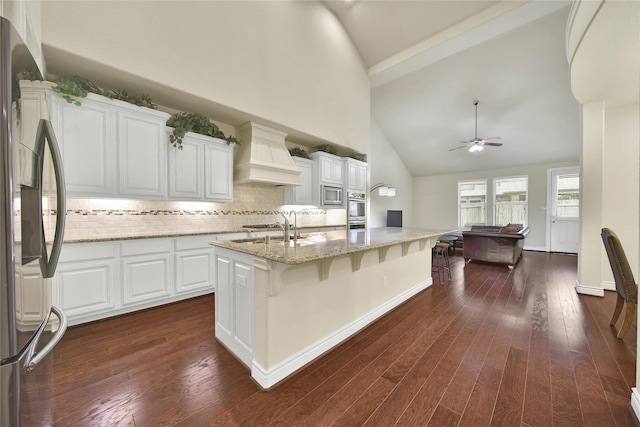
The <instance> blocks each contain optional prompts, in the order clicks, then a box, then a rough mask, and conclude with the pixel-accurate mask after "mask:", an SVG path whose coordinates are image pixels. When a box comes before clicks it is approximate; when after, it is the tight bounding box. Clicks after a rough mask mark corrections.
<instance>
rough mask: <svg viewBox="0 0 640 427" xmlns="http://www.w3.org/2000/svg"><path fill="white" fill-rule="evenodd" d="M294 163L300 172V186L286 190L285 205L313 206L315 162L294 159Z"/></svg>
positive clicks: (298, 158) (286, 188)
mask: <svg viewBox="0 0 640 427" xmlns="http://www.w3.org/2000/svg"><path fill="white" fill-rule="evenodd" d="M293 162H294V163H295V164H296V167H297V168H298V170H300V181H301V182H302V185H300V186H288V187H285V188H284V204H285V205H313V185H314V184H313V183H314V180H313V160H310V159H303V158H301V157H293Z"/></svg>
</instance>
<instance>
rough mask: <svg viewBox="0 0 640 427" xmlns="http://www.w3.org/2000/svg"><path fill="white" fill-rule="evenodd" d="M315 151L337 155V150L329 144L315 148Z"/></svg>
mask: <svg viewBox="0 0 640 427" xmlns="http://www.w3.org/2000/svg"><path fill="white" fill-rule="evenodd" d="M316 151H323V152H325V153H329V154H333V155H336V156H337V155H338V149H337V148H336V147H334V146H333V145H331V144H321V145H318V146H317V147H316Z"/></svg>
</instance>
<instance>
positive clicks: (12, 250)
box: [0, 18, 67, 427]
mask: <svg viewBox="0 0 640 427" xmlns="http://www.w3.org/2000/svg"><path fill="white" fill-rule="evenodd" d="M27 67H30V69H31V70H37V69H38V68H37V66H36V64H35V61H34V60H33V58H32V57H31V55H30V53H29V50H28V49H27V48H26V46H25V44H24V43H23V42H22V40H21V39H20V37H19V36H18V34H17V32H16V31H15V30H14V28H13V26H12V25H11V23H10V22H9V21H8V20H6V19H4V18H0V79H1V80H0V97H1V98H2V99H1V104H2V111H1V116H0V162H1V164H0V210H1V212H0V281H1V282H0V359H1V360H0V364H1V366H0V374H1V387H2V389H1V390H0V399H1V402H0V426H2V427H9V426H11V427H13V426H48V425H53V422H54V420H53V370H52V360H51V359H52V355H50V352H51V350H52V349H53V347H54V346H55V345H56V344H57V343H58V342H59V341H60V339H61V338H62V336H63V334H64V332H65V330H66V328H67V320H66V317H65V315H64V313H63V312H62V311H61V310H59V309H58V308H56V307H53V306H51V308H50V310H49V311H48V313H46V314H45V315H44V316H43V317H44V318H43V319H42V323H41V324H40V325H39V326H33V325H30V324H25V323H24V322H21V321H20V317H19V316H17V310H18V307H17V304H16V300H17V299H18V300H20V302H22V303H23V302H24V301H23V300H24V299H25V298H28V297H29V293H28V292H22V288H21V287H20V286H19V284H20V283H21V282H19V280H20V278H19V276H17V275H16V271H17V270H16V266H18V267H20V266H21V265H27V264H30V263H39V267H40V270H41V273H42V277H43V278H50V277H53V275H54V273H55V269H56V265H57V261H58V257H59V255H60V250H61V247H62V240H63V239H62V238H63V233H64V219H65V214H66V208H65V194H64V176H63V171H62V162H61V158H60V151H59V149H58V146H57V142H56V140H55V135H54V133H53V129H52V127H51V123H50V122H49V121H48V120H47V119H48V114H47V113H46V111H45V110H46V105H43V106H42V111H43V112H44V113H43V114H42V118H36V120H29V121H28V122H29V123H31V122H33V127H34V128H33V129H25V128H24V127H25V126H27V125H28V123H27V120H21V117H20V112H21V110H20V99H19V86H18V85H17V80H16V76H17V75H18V74H19V73H21V72H24V71H25V70H26V69H27ZM44 104H46V102H45V103H44ZM18 130H19V131H18ZM16 135H17V136H16ZM49 158H51V161H52V166H51V167H52V168H53V171H54V173H53V175H54V176H55V194H43V185H42V177H43V170H44V168H45V161H47V162H48V161H49V160H48V159H49ZM43 197H46V200H47V202H48V201H49V200H51V201H52V202H53V201H54V200H55V209H56V214H55V217H56V221H55V222H56V223H55V233H54V236H53V242H47V241H46V238H45V227H44V224H43ZM47 208H49V206H48V205H47ZM51 228H53V227H51ZM50 243H52V244H51V245H50ZM48 245H50V249H49V248H48ZM18 254H19V256H18ZM43 283H45V284H46V283H48V281H46V280H44V281H43ZM18 314H19V313H18ZM48 354H49V356H47V355H48Z"/></svg>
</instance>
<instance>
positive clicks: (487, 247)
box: [462, 224, 529, 269]
mask: <svg viewBox="0 0 640 427" xmlns="http://www.w3.org/2000/svg"><path fill="white" fill-rule="evenodd" d="M527 234H529V227H523V226H522V225H520V224H508V225H506V226H504V227H500V226H487V225H474V226H472V227H471V230H466V231H463V232H462V236H463V240H464V245H463V256H464V259H465V261H466V262H467V263H469V262H471V261H474V260H475V261H484V262H494V263H499V264H506V265H507V266H508V267H509V268H511V269H512V268H513V267H514V266H515V265H516V263H517V262H518V259H520V255H522V247H523V246H524V239H525V237H527Z"/></svg>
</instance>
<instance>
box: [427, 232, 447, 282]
mask: <svg viewBox="0 0 640 427" xmlns="http://www.w3.org/2000/svg"><path fill="white" fill-rule="evenodd" d="M431 253H432V257H431V272H433V271H434V270H436V271H437V272H438V280H439V281H440V283H444V279H445V278H447V279H449V280H451V266H450V264H449V244H448V243H445V242H436V244H435V246H434V247H433V250H432V251H431Z"/></svg>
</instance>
